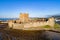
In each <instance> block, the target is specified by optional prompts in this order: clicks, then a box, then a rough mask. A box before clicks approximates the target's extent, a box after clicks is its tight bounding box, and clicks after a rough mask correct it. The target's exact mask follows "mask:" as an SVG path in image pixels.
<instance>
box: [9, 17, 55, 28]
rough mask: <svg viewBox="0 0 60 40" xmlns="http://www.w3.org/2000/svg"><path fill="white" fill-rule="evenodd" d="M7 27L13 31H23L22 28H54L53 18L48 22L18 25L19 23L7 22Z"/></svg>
mask: <svg viewBox="0 0 60 40" xmlns="http://www.w3.org/2000/svg"><path fill="white" fill-rule="evenodd" d="M8 24H9V27H10V28H11V27H12V28H13V29H21V28H22V29H23V28H31V27H41V26H45V25H49V26H51V27H54V24H55V22H54V18H49V20H48V21H45V22H28V23H25V24H19V23H13V22H9V23H8Z"/></svg>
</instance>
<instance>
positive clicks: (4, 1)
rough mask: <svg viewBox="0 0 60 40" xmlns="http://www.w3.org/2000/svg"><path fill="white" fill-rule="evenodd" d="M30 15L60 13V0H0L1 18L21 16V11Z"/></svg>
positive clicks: (40, 15)
mask: <svg viewBox="0 0 60 40" xmlns="http://www.w3.org/2000/svg"><path fill="white" fill-rule="evenodd" d="M21 12H22V13H25V12H26V13H29V16H30V17H44V16H46V15H55V14H58V13H60V0H0V18H1V17H2V18H3V17H6V18H15V17H19V14H20V13H21Z"/></svg>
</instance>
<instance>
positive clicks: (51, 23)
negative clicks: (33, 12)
mask: <svg viewBox="0 0 60 40" xmlns="http://www.w3.org/2000/svg"><path fill="white" fill-rule="evenodd" d="M48 24H49V25H50V26H51V27H54V24H55V19H54V17H51V18H49V19H48Z"/></svg>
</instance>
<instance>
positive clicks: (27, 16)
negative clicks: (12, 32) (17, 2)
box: [19, 13, 29, 22]
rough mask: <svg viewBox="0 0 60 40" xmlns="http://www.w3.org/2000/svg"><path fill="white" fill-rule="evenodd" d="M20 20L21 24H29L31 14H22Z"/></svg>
mask: <svg viewBox="0 0 60 40" xmlns="http://www.w3.org/2000/svg"><path fill="white" fill-rule="evenodd" d="M19 19H20V20H21V22H28V20H29V14H28V13H20V16H19Z"/></svg>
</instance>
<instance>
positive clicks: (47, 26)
mask: <svg viewBox="0 0 60 40" xmlns="http://www.w3.org/2000/svg"><path fill="white" fill-rule="evenodd" d="M43 28H51V26H49V25H45V26H43Z"/></svg>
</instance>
